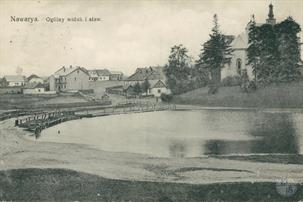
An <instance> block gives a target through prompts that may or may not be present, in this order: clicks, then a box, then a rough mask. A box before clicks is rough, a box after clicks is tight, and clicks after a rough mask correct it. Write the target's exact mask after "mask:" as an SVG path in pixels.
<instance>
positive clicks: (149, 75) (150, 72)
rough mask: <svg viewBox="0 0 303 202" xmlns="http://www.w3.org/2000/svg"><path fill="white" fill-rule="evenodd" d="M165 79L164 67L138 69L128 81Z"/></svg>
mask: <svg viewBox="0 0 303 202" xmlns="http://www.w3.org/2000/svg"><path fill="white" fill-rule="evenodd" d="M145 79H147V80H160V79H164V73H163V68H162V67H148V68H137V70H136V72H135V73H134V74H132V75H131V76H129V77H128V78H127V79H125V80H126V81H144V80H145Z"/></svg>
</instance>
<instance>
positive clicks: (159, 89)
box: [147, 80, 171, 97]
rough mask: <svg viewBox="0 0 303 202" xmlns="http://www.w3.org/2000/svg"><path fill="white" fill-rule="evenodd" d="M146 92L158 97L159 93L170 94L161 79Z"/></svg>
mask: <svg viewBox="0 0 303 202" xmlns="http://www.w3.org/2000/svg"><path fill="white" fill-rule="evenodd" d="M147 93H148V94H149V95H154V96H155V97H160V96H161V94H171V91H170V89H168V88H167V86H166V85H165V83H164V82H163V81H161V80H159V81H158V82H157V83H156V84H155V85H153V86H152V87H151V88H150V89H149V90H148V92H147Z"/></svg>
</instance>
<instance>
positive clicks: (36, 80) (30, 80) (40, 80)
mask: <svg viewBox="0 0 303 202" xmlns="http://www.w3.org/2000/svg"><path fill="white" fill-rule="evenodd" d="M27 82H28V83H44V80H43V78H41V77H39V76H37V75H36V74H32V75H30V76H29V77H27Z"/></svg>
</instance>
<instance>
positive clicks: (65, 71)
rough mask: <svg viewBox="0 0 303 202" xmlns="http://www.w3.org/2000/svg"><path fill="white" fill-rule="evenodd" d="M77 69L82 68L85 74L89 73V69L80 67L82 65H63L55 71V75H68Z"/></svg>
mask: <svg viewBox="0 0 303 202" xmlns="http://www.w3.org/2000/svg"><path fill="white" fill-rule="evenodd" d="M76 70H82V71H83V72H84V73H85V74H87V75H89V74H88V71H87V70H86V69H85V68H84V67H80V66H70V67H64V66H63V67H62V68H60V69H59V70H58V71H56V72H55V74H54V76H55V77H57V76H58V77H59V76H67V75H69V74H71V73H73V72H74V71H76Z"/></svg>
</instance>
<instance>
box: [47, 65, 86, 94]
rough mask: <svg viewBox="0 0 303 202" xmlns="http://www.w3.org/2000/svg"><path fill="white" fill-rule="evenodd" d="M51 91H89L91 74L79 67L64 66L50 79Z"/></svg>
mask: <svg viewBox="0 0 303 202" xmlns="http://www.w3.org/2000/svg"><path fill="white" fill-rule="evenodd" d="M49 88H50V90H51V91H57V92H60V91H61V92H62V91H77V90H88V89H89V73H88V71H87V70H86V69H85V68H83V67H79V66H70V67H65V66H63V67H62V68H60V69H59V70H58V71H56V72H55V73H54V74H53V75H51V76H50V78H49Z"/></svg>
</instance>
